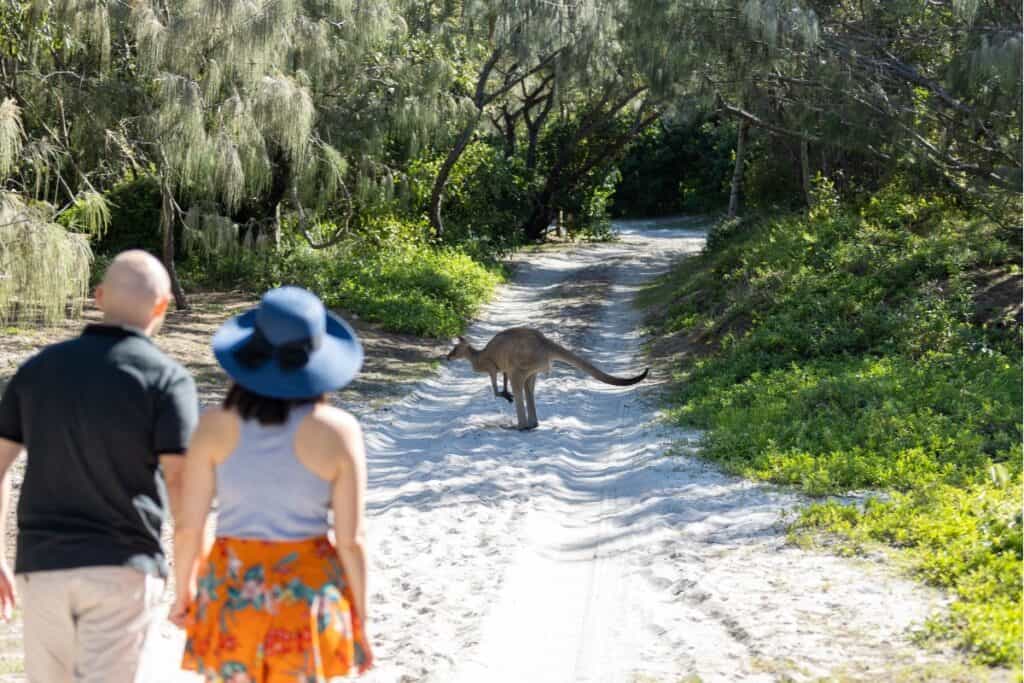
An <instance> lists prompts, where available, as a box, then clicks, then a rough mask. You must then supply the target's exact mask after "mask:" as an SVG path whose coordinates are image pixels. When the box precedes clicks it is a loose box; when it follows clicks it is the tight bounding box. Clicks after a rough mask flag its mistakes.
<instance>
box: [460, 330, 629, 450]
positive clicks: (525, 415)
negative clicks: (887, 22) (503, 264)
mask: <svg viewBox="0 0 1024 683" xmlns="http://www.w3.org/2000/svg"><path fill="white" fill-rule="evenodd" d="M457 358H465V359H467V360H469V362H470V364H471V365H472V366H473V369H474V370H475V371H477V372H481V373H487V374H488V375H490V376H491V388H492V389H493V390H494V395H495V397H497V398H504V399H505V400H507V401H509V402H510V403H512V402H515V404H516V418H517V427H518V429H521V430H526V429H535V428H536V427H537V424H538V423H537V407H536V405H535V404H534V390H535V388H536V385H537V374H538V373H541V372H549V371H550V370H551V363H552V361H560V362H562V363H567V364H569V365H572V366H575V367H577V368H579V369H580V370H583V371H584V372H586V373H587V374H589V375H590V376H591V377H593V378H594V379H596V380H598V381H600V382H604V383H605V384H613V385H615V386H619V387H626V386H630V385H633V384H636V383H637V382H640V381H642V380H643V379H644V378H645V377H647V372H648V370H649V368H648V369H645V370H644V371H643V372H642V373H640V374H639V375H636V376H635V377H626V378H624V377H615V376H613V375H609V374H608V373H606V372H604V371H602V370H601V369H600V368H598V367H596V366H595V365H594V364H593V363H591V362H590V361H588V360H587V359H585V358H583V357H581V356H578V355H577V354H575V353H573V352H572V351H570V350H569V349H567V348H565V347H563V346H561V345H559V344H556V343H555V342H553V341H551V340H550V339H548V338H547V337H545V336H544V335H543V334H541V333H540V332H538V331H537V330H534V329H531V328H528V327H513V328H510V329H507V330H504V331H502V332H499V333H498V334H496V335H494V338H493V339H491V341H489V342H487V345H486V346H484V348H482V349H475V348H473V346H472V345H471V344H470V343H469V342H468V341H467V340H466V338H465V337H459V338H458V341H457V342H456V343H455V348H453V349H452V350H451V351H450V352H449V353H448V360H455V359H457ZM499 372H500V373H502V375H504V377H503V381H502V390H501V391H498V373H499ZM509 384H511V385H512V391H511V393H510V392H509V390H508V388H509Z"/></svg>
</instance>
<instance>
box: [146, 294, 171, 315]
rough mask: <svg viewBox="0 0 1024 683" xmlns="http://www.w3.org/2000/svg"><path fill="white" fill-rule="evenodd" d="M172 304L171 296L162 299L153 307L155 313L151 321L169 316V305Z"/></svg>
mask: <svg viewBox="0 0 1024 683" xmlns="http://www.w3.org/2000/svg"><path fill="white" fill-rule="evenodd" d="M170 303H171V298H170V297H169V296H164V297H160V299H159V300H158V301H157V302H156V305H155V306H153V312H152V313H151V314H150V320H156V319H157V318H162V317H163V316H165V315H167V305H168V304H170Z"/></svg>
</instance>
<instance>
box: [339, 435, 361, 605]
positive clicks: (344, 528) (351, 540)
mask: <svg viewBox="0 0 1024 683" xmlns="http://www.w3.org/2000/svg"><path fill="white" fill-rule="evenodd" d="M332 422H334V423H335V429H336V433H337V435H338V437H339V442H340V447H341V448H340V450H341V452H340V453H339V456H340V457H339V461H338V462H339V466H338V474H337V476H336V477H335V479H334V486H333V488H332V500H331V503H332V507H333V508H334V540H335V544H336V545H337V549H338V559H340V560H341V566H342V568H343V569H344V570H345V576H346V578H347V579H348V583H349V586H351V587H352V596H353V598H354V600H355V603H356V604H355V609H356V612H357V613H358V614H359V616H360V618H361V619H362V620H363V623H364V625H365V623H366V547H365V544H364V540H365V539H364V532H363V512H364V506H365V499H366V451H365V447H364V445H363V431H362V429H360V427H359V423H358V422H356V420H355V419H354V418H352V417H351V416H349V415H345V417H344V419H335V420H332Z"/></svg>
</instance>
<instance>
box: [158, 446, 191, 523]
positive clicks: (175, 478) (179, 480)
mask: <svg viewBox="0 0 1024 683" xmlns="http://www.w3.org/2000/svg"><path fill="white" fill-rule="evenodd" d="M160 470H161V471H162V472H163V473H164V484H166V486H167V499H168V502H169V503H170V505H171V519H178V518H180V517H181V510H182V500H183V498H182V496H183V495H184V491H185V485H184V484H185V458H184V456H182V455H179V454H177V453H175V454H173V455H161V456H160Z"/></svg>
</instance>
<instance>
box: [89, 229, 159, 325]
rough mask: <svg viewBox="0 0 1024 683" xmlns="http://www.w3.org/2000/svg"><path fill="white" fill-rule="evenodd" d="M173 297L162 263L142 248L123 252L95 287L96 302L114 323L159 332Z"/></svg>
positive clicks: (107, 321) (110, 321)
mask: <svg viewBox="0 0 1024 683" xmlns="http://www.w3.org/2000/svg"><path fill="white" fill-rule="evenodd" d="M170 300H171V279H170V278H169V277H168V276H167V271H166V270H164V267H163V264H161V263H160V261H158V260H157V259H156V258H155V257H153V256H152V255H151V254H148V253H146V252H144V251H142V250H141V249H132V250H130V251H124V252H121V253H120V254H118V255H117V257H116V258H115V259H114V260H113V261H112V262H111V264H110V266H109V267H108V268H107V272H106V274H105V275H104V276H103V282H102V283H101V284H100V285H99V287H97V288H96V305H97V306H99V308H100V310H102V311H103V320H104V322H106V323H109V324H112V325H129V326H131V327H137V328H139V329H140V330H142V331H143V332H145V333H146V334H148V335H153V334H156V331H157V330H159V329H160V325H161V324H163V321H164V316H165V315H166V314H167V304H168V303H169V302H170Z"/></svg>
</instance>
